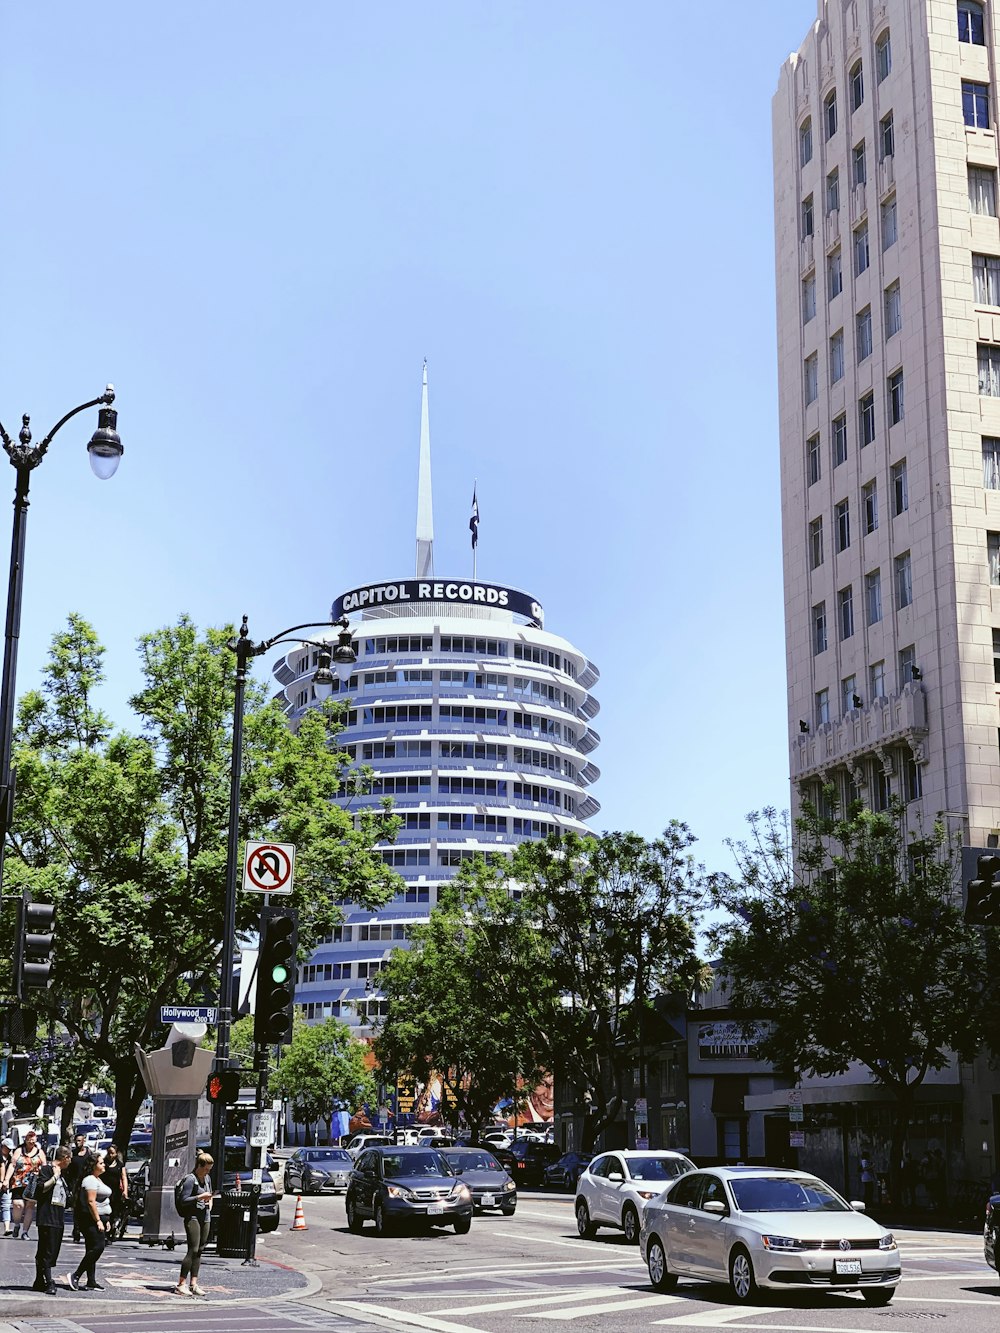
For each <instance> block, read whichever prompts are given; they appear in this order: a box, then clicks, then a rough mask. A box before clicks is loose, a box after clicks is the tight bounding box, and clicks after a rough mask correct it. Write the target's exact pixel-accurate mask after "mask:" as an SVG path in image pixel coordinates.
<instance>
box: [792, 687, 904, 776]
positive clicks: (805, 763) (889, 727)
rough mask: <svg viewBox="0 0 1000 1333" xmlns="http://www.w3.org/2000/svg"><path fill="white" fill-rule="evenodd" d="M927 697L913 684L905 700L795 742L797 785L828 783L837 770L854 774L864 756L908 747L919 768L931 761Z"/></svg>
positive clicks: (859, 711) (882, 703)
mask: <svg viewBox="0 0 1000 1333" xmlns="http://www.w3.org/2000/svg"><path fill="white" fill-rule="evenodd" d="M926 740H927V696H926V694H925V693H924V688H923V686H922V685H919V684H917V683H916V682H911V683H910V684H909V685H904V686H903V688H902V690H900V692H899V694H893V695H891V696H890V697H889V698H888V699H874V700H873V701H872V702H871V703H870V704H869V705H868V707H866V708H852V709H851V711H850V712H849V713H845V715H844V716H843V717H842V718H841V719H840V720H839V721H838V722H826V723H824V724H823V725H822V726H819V727H816V728H815V729H814V730H813V731H810V732H807V733H803V734H802V735H800V736H796V737H795V739H794V740H793V741H792V755H791V772H792V780H793V781H795V782H801V781H803V780H804V779H807V778H820V779H822V778H824V777H825V776H826V775H827V774H828V773H829V772H830V771H831V770H832V769H834V768H845V767H846V768H850V767H852V766H853V765H854V764H855V763H857V762H858V761H859V760H860V759H861V758H862V757H863V756H865V755H869V754H877V753H878V751H879V750H886V749H888V748H891V747H895V748H898V747H900V746H904V745H905V746H908V747H909V749H910V750H911V751H912V753H913V757H914V759H915V760H916V761H917V763H923V762H924V760H925V757H926V755H925V749H926Z"/></svg>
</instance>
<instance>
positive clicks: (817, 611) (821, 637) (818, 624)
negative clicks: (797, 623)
mask: <svg viewBox="0 0 1000 1333" xmlns="http://www.w3.org/2000/svg"><path fill="white" fill-rule="evenodd" d="M812 629H813V655H814V656H818V655H819V654H820V653H825V652H826V602H818V603H817V604H816V606H814V607H813V609H812Z"/></svg>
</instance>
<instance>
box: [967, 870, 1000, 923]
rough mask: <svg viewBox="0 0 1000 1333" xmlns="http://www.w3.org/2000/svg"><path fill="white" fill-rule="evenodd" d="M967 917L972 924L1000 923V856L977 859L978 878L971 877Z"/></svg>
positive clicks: (968, 886)
mask: <svg viewBox="0 0 1000 1333" xmlns="http://www.w3.org/2000/svg"><path fill="white" fill-rule="evenodd" d="M967 889H968V893H967V895H966V899H965V919H966V921H968V922H969V924H970V925H972V926H996V925H1000V856H980V857H977V859H976V878H975V879H970V880H969V883H968V885H967Z"/></svg>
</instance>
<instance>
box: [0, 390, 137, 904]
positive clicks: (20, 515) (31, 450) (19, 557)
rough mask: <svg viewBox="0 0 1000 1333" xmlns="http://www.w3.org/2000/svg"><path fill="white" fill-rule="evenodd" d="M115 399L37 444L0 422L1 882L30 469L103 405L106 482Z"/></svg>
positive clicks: (99, 439)
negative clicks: (0, 493) (10, 475)
mask: <svg viewBox="0 0 1000 1333" xmlns="http://www.w3.org/2000/svg"><path fill="white" fill-rule="evenodd" d="M114 401H115V390H114V386H113V385H111V384H109V385H108V387H107V388H106V389H105V390H104V392H103V393H102V394H101V396H100V397H99V398H92V399H90V401H89V402H86V403H81V404H80V406H79V407H74V408H73V410H72V412H67V413H66V415H65V416H64V417H61V418H60V420H59V421H57V422H56V424H55V425H54V426H53V427H52V429H51V430H50V431H49V433H48V435H46V436H45V438H44V440H42V441H41V443H39V444H35V445H33V444H32V443H31V430H30V428H29V422H30V420H31V418H30V417H28V416H26V415H25V416H23V417H22V418H21V429H20V431H19V432H18V437H17V443H16V444H15V443H14V441H13V440H12V439H11V438H10V436H9V435H8V434H7V432H6V431H5V430H4V428H3V426H2V425H0V441H2V443H3V447H4V452H5V453H6V454H7V457H8V458H9V459H10V464H11V467H12V468H13V469H14V471H15V472H16V473H17V482H16V485H15V488H14V527H13V531H12V533H11V540H10V576H9V578H8V582H7V624H6V630H5V636H4V650H3V678H2V681H0V885H2V884H3V867H4V857H5V854H6V850H7V832H8V830H9V828H10V825H11V820H12V817H13V811H14V773H13V771H12V769H11V762H10V760H11V745H12V738H13V734H14V709H15V705H16V701H15V689H16V679H17V648H18V640H19V637H20V633H21V589H22V586H23V582H24V538H25V532H26V530H27V525H28V485H29V482H30V480H31V474H32V472H33V471H34V470H35V468H36V467H38V465H39V463H41V461H42V459H43V458H44V457H45V455H46V453H47V452H48V447H49V445H50V444H51V443H52V440H53V438H54V437H55V435H56V434H57V432H58V431H60V430H61V429H62V427H63V426H65V424H66V422H67V421H69V420H70V418H71V417H75V416H76V415H77V413H78V412H85V411H86V410H87V409H88V408H90V407H98V406H100V409H101V410H100V412H99V413H98V417H97V430H95V431H94V434H93V435H92V436H91V439H90V443H89V444H88V445H87V452H88V453H89V455H90V466H91V468H92V469H93V471H94V474H95V476H97V477H99V478H100V479H101V480H102V481H106V480H107V479H108V478H109V477H111V476H113V475H114V473H115V470H116V469H117V467H118V463H119V461H120V459H121V456H122V453H123V449H122V442H121V440H120V439H119V436H118V431H117V429H116V426H117V424H118V413H117V412H116V411H115V409H114V408H113V407H112V406H111V404H112V403H113V402H114Z"/></svg>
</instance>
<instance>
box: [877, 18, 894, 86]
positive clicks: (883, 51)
mask: <svg viewBox="0 0 1000 1333" xmlns="http://www.w3.org/2000/svg"><path fill="white" fill-rule="evenodd" d="M891 71H892V42H891V40H890V38H889V29H888V28H886V30H885V32H882V33H879V35H878V37H877V38H876V40H875V79H876V81H877V82H878V83H881V82H882V80H883V79H887V78H888V77H889V74H890V73H891Z"/></svg>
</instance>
